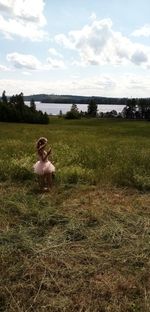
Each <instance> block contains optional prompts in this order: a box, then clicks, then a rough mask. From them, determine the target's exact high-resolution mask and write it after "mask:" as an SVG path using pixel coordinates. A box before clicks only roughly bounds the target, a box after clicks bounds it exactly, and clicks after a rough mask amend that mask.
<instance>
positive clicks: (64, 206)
mask: <svg viewBox="0 0 150 312" xmlns="http://www.w3.org/2000/svg"><path fill="white" fill-rule="evenodd" d="M17 189H18V186H17V185H10V186H9V187H8V188H7V191H6V187H5V185H2V186H1V198H3V202H4V203H5V207H4V210H3V218H2V227H1V234H2V235H1V239H2V249H1V264H2V274H1V278H2V287H1V311H10V312H12V311H23V312H25V311H26V312H29V311H54V312H55V311H61V312H62V311H65V312H70V311H73V312H74V311H82V312H83V311H86V312H100V311H106V312H108V311H111V312H112V311H114V312H117V311H119V312H121V311H122V312H124V311H132V312H133V311H141V312H148V311H149V309H150V296H149V295H150V273H149V272H150V270H149V269H150V263H149V256H150V249H149V235H150V228H149V219H148V217H149V206H150V198H149V194H146V193H139V192H138V191H136V190H131V189H130V190H129V189H118V188H105V189H100V188H99V187H87V186H82V187H80V188H78V187H72V188H65V187H60V188H58V187H54V188H53V190H52V192H51V194H40V193H37V194H36V197H35V196H33V189H32V186H30V187H24V186H21V187H20V192H21V195H19V194H18V193H17ZM7 192H9V194H10V195H9V199H8V193H7ZM17 198H18V199H19V200H16V199H17ZM29 203H30V205H29ZM4 216H5V217H4Z"/></svg>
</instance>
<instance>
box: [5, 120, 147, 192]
mask: <svg viewBox="0 0 150 312" xmlns="http://www.w3.org/2000/svg"><path fill="white" fill-rule="evenodd" d="M0 131H1V139H0V143H1V155H0V179H1V181H4V180H7V179H10V180H20V181H24V180H28V179H30V180H34V175H33V170H32V166H33V163H34V162H35V161H36V151H35V142H36V140H37V138H38V137H39V136H41V135H44V136H46V137H47V138H48V140H49V143H50V145H52V148H53V161H54V163H55V166H56V169H57V175H56V181H57V182H58V183H59V184H64V183H65V184H66V183H68V184H70V183H72V184H77V183H79V184H103V185H106V184H109V185H110V184H112V185H118V186H134V187H137V188H140V189H149V188H150V162H149V159H150V143H149V135H150V124H149V123H148V122H137V121H136V122H120V121H116V122H114V121H100V120H80V121H64V120H60V119H52V120H51V121H50V125H46V126H45V125H44V126H43V125H42V126H37V125H21V124H20V125H14V124H4V123H3V124H2V123H1V124H0ZM10 134H11V138H10Z"/></svg>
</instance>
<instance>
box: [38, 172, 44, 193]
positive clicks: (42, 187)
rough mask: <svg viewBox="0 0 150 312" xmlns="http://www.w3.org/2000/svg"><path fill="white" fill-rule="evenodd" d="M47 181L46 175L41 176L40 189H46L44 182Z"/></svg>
mask: <svg viewBox="0 0 150 312" xmlns="http://www.w3.org/2000/svg"><path fill="white" fill-rule="evenodd" d="M44 180H45V177H44V175H39V187H40V189H42V190H43V189H44V184H45V183H44V182H45V181H44Z"/></svg>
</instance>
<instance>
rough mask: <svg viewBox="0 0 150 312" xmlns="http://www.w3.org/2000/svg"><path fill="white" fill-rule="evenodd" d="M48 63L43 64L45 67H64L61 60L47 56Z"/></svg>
mask: <svg viewBox="0 0 150 312" xmlns="http://www.w3.org/2000/svg"><path fill="white" fill-rule="evenodd" d="M47 63H48V65H46V66H45V68H47V69H57V68H65V64H64V62H63V60H60V59H56V58H52V57H48V58H47Z"/></svg>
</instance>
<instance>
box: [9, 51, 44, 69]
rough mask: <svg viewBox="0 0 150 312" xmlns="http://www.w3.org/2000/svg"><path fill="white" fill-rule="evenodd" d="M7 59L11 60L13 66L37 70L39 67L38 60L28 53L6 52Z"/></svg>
mask: <svg viewBox="0 0 150 312" xmlns="http://www.w3.org/2000/svg"><path fill="white" fill-rule="evenodd" d="M7 61H9V62H11V63H12V64H13V65H14V67H15V68H24V69H30V70H37V69H40V68H41V63H40V62H39V60H38V59H37V58H36V57H35V56H33V55H30V54H20V53H17V52H14V53H9V54H7Z"/></svg>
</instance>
